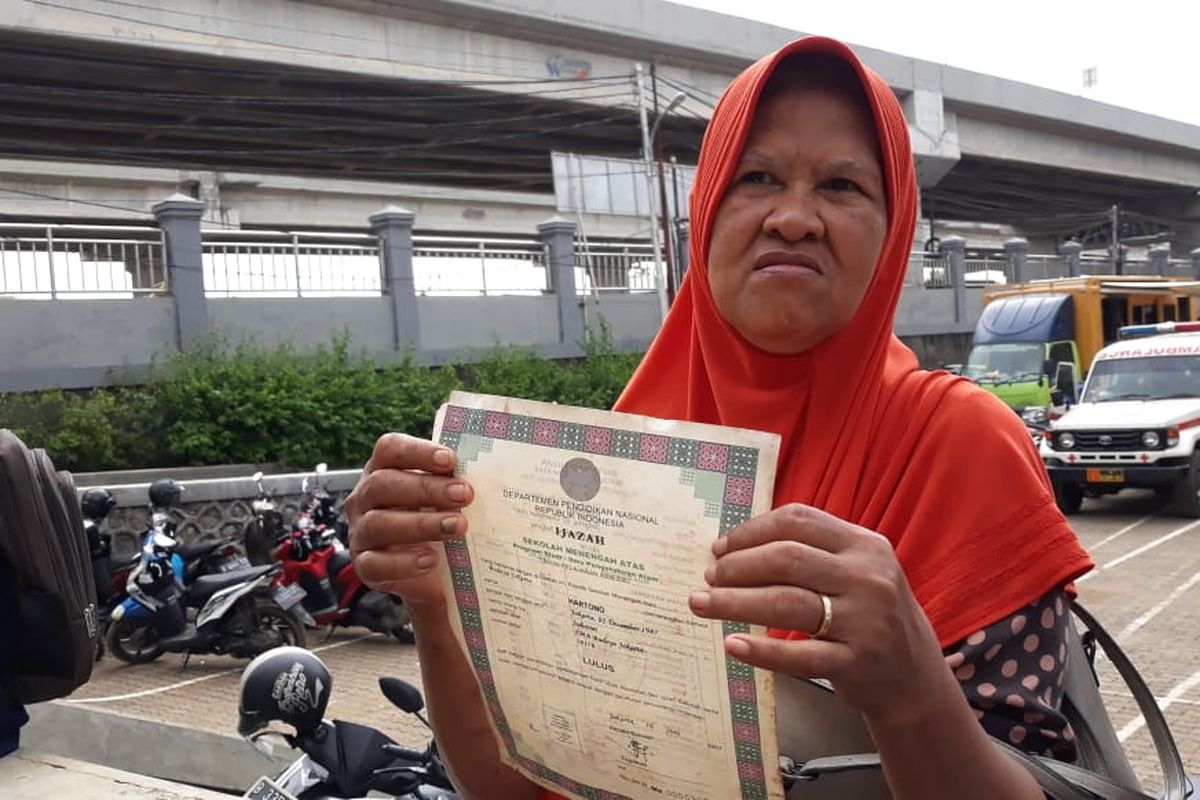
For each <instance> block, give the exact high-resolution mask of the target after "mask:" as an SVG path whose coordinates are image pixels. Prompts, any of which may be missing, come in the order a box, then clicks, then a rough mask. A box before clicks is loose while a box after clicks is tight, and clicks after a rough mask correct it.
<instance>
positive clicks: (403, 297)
mask: <svg viewBox="0 0 1200 800" xmlns="http://www.w3.org/2000/svg"><path fill="white" fill-rule="evenodd" d="M415 219H416V214H414V213H413V212H411V211H409V210H407V209H404V208H399V207H397V206H387V207H386V208H384V209H382V210H380V211H377V212H375V213H374V214H372V215H371V216H370V217H369V218H368V221H369V222H370V223H371V230H373V231H374V232H375V235H376V236H378V237H379V254H380V256H381V261H382V265H381V266H382V269H383V291H384V292H385V293H386V294H387V296H388V297H390V298H391V301H392V347H393V348H394V349H396V350H403V349H404V348H406V347H410V348H412V349H413V350H417V349H419V348H420V347H421V318H420V315H419V313H418V310H417V288H416V282H415V280H414V278H413V237H412V233H413V221H414V220H415Z"/></svg>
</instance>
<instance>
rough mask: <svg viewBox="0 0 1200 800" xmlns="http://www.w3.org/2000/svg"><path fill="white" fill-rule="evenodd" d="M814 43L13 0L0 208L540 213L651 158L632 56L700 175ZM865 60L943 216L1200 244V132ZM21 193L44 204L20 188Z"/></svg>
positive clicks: (558, 7)
mask: <svg viewBox="0 0 1200 800" xmlns="http://www.w3.org/2000/svg"><path fill="white" fill-rule="evenodd" d="M796 35H797V33H796V32H794V31H788V30H784V29H782V28H778V27H774V26H770V25H764V24H761V23H757V22H751V21H748V20H741V19H737V18H733V17H728V16H724V15H720V14H714V13H711V12H707V11H700V10H697V9H692V8H689V7H684V6H677V5H674V4H672V3H667V2H661V1H660V0H609V2H605V3H603V4H593V3H587V2H582V0H580V2H574V3H566V2H563V0H310V1H308V2H297V1H296V0H256V2H249V1H248V0H247V1H245V2H217V0H202V1H200V0H198V1H197V2H192V3H188V4H185V5H181V4H179V3H175V2H171V0H137V2H131V1H129V0H0V158H7V159H10V161H7V162H3V163H0V213H7V214H21V213H22V211H21V209H22V208H23V207H24V208H28V207H29V204H33V203H36V201H37V196H38V194H44V195H48V196H51V197H53V196H55V193H56V192H60V191H62V189H63V187H64V185H65V184H67V183H72V182H73V184H74V185H76V186H78V185H80V184H82V185H87V184H88V183H89V181H90V182H91V183H92V185H100V184H102V185H103V186H104V187H105V188H104V189H103V190H102V191H100V192H99V193H98V196H99V199H97V200H96V201H95V202H96V203H97V206H96V207H95V208H94V209H93V211H92V215H93V216H95V215H98V214H100V212H99V211H97V210H95V209H96V208H100V209H102V208H103V204H104V202H105V200H104V195H105V194H107V195H108V196H109V197H108V200H109V201H111V200H112V199H113V198H114V197H115V198H116V200H117V202H110V203H109V204H110V205H114V206H123V205H124V201H125V199H126V198H125V196H124V191H125V190H124V189H122V188H121V185H120V184H121V181H120V180H119V178H118V177H117V176H115V175H107V174H106V175H105V177H103V178H100V177H98V176H97V175H96V174H95V169H96V168H95V167H89V168H88V169H89V170H91V171H92V173H91V175H90V177H88V176H80V175H75V177H72V169H73V168H72V167H69V166H63V164H70V163H87V164H92V165H94V164H109V165H114V164H120V165H136V166H139V167H143V168H153V169H157V170H170V171H175V172H176V173H178V171H180V170H184V171H187V172H188V173H189V174H195V175H198V176H200V177H201V178H202V179H203V178H204V176H208V178H207V180H209V182H211V183H212V184H213V185H212V187H210V189H211V191H213V192H218V191H221V187H220V186H219V185H218V184H220V183H221V182H222V181H226V180H227V175H228V173H231V172H232V173H237V176H238V179H237V181H234V182H233V185H232V186H226V187H225V189H224V190H223V191H224V193H225V196H226V197H229V196H230V195H231V194H236V193H238V192H239V191H240V192H241V193H242V195H244V197H245V198H246V202H247V203H252V201H251V200H250V199H249V198H250V197H251V196H252V195H254V194H255V192H254V189H253V184H254V183H255V181H256V178H255V176H292V178H291V179H292V180H295V179H296V178H297V177H300V178H303V177H309V178H320V179H322V181H325V180H330V179H337V180H339V181H342V182H343V184H341V185H342V186H344V187H348V186H350V185H351V184H353V185H355V186H358V187H366V186H383V185H386V186H388V187H389V193H390V194H392V195H393V196H394V195H395V194H396V192H397V190H398V189H399V190H400V191H403V187H404V186H411V185H423V186H424V187H438V189H439V190H440V196H439V197H438V198H430V203H431V205H438V203H440V204H441V205H448V206H455V207H457V206H462V209H461V210H462V214H461V215H460V216H458V218H459V219H463V218H465V219H468V220H469V219H471V217H470V216H468V215H467V211H468V208H467V206H468V205H470V203H467V204H463V203H458V200H459V199H460V198H459V193H462V196H465V197H473V198H474V203H475V205H476V206H479V205H481V204H483V205H486V204H487V203H488V202H492V201H494V205H495V207H496V208H497V209H499V208H501V207H503V206H504V203H505V202H506V201H507V200H514V199H515V198H516V197H517V196H518V195H519V196H521V197H524V198H528V203H527V204H528V205H531V206H536V207H538V213H540V212H541V210H542V207H543V206H544V204H546V203H547V202H548V199H549V193H550V190H551V175H550V166H549V158H548V151H549V150H550V149H552V148H557V149H565V150H572V151H576V152H584V153H593V154H607V155H613V156H623V157H633V156H636V154H637V153H638V150H639V147H640V136H639V131H638V126H637V112H636V108H635V106H634V104H633V99H634V96H633V93H632V87H631V83H630V80H629V75H630V72H631V67H632V63H633V62H634V61H641V62H644V63H647V64H649V63H653V64H655V66H656V71H657V77H658V79H659V90H660V93H661V94H664V95H666V96H670V94H672V93H674V92H675V91H676V90H679V89H682V90H683V91H685V92H686V93H687V94H688V95H689V100H688V101H687V102H686V103H685V104H684V105H683V106H682V107H681V108H680V113H678V114H676V115H673V116H672V117H670V118H669V119H668V120H666V122H665V123H664V125H663V135H662V143H663V146H664V151H665V153H666V154H667V155H675V156H677V157H678V158H679V159H680V160H681V161H685V162H688V161H693V160H694V158H695V155H696V152H697V147H698V143H699V136H700V133H701V131H702V128H703V121H704V118H706V117H707V115H708V111H709V109H710V106H711V103H712V101H713V99H714V98H715V96H716V95H717V94H718V93H719V92H720V91H721V89H722V88H723V87H724V86H725V84H726V83H727V82H728V80H729V79H730V78H731V77H732V76H733V75H734V74H735V73H736V72H737V71H738V70H739V69H741V68H742V67H743V66H745V65H746V64H747V63H749V61H751V60H753V59H754V58H756V57H758V56H760V55H762V54H763V53H765V52H767V51H769V50H770V49H772V48H774V47H776V46H778V45H779V44H780V43H782V42H785V41H787V40H789V39H791V38H794V37H795V36H796ZM1006 44H1007V45H1013V44H1014V43H1011V42H1010V43H1006ZM859 52H860V53H861V55H862V56H863V57H864V59H865V60H866V61H867V62H868V63H869V64H871V65H872V66H873V67H874V68H875V69H876V70H878V71H879V72H880V73H881V74H882V75H883V76H884V77H885V78H886V79H887V80H888V82H889V83H890V84H891V85H892V87H893V88H894V89H895V91H896V93H897V95H898V96H899V97H900V98H901V100H902V102H903V104H904V107H905V111H906V113H907V115H908V117H909V121H910V127H911V130H912V134H913V143H914V149H915V151H916V153H917V157H918V168H919V173H920V176H921V183H922V187H923V208H924V211H925V213H926V215H929V216H933V217H935V218H938V219H966V220H976V221H983V222H998V223H1005V224H1011V225H1015V226H1016V227H1017V228H1018V229H1020V230H1021V231H1022V232H1024V233H1026V234H1027V235H1031V236H1045V237H1046V241H1047V242H1048V243H1052V242H1053V240H1054V239H1055V238H1056V237H1062V236H1065V235H1068V234H1075V235H1076V236H1077V237H1080V238H1083V239H1084V240H1085V241H1087V240H1088V238H1089V237H1095V240H1096V241H1100V240H1102V239H1103V237H1104V236H1105V235H1106V233H1105V232H1104V227H1103V226H1104V222H1105V215H1106V213H1107V210H1108V209H1109V208H1110V206H1111V205H1113V204H1114V203H1117V204H1119V205H1120V206H1121V207H1122V209H1123V211H1124V212H1125V213H1124V214H1123V215H1122V222H1123V230H1122V238H1128V237H1131V236H1138V235H1141V236H1152V235H1154V234H1156V233H1157V234H1160V235H1163V236H1170V238H1171V239H1172V241H1173V244H1174V245H1175V247H1176V248H1177V252H1183V251H1185V250H1187V249H1190V248H1191V247H1194V246H1197V245H1200V230H1198V229H1200V198H1198V197H1197V194H1196V192H1197V189H1198V188H1200V127H1197V126H1192V125H1187V124H1184V123H1180V122H1174V121H1170V120H1166V119H1162V118H1158V117H1154V116H1151V115H1146V114H1141V113H1137V112H1133V111H1129V110H1126V109H1121V108H1117V107H1114V106H1109V105H1105V104H1101V103H1096V102H1094V101H1090V100H1086V99H1083V98H1080V97H1075V96H1072V95H1067V94H1063V93H1059V92H1053V91H1049V90H1044V89H1039V88H1035V87H1032V86H1028V85H1025V84H1020V83H1016V82H1012V81H1006V80H1003V79H999V78H996V77H993V76H988V75H982V74H979V73H974V72H969V71H966V70H960V69H955V68H952V67H946V66H942V65H938V64H934V63H930V62H925V61H921V60H918V59H912V58H907V57H903V56H899V55H896V54H892V53H887V52H883V51H878V50H871V49H866V48H860V49H859ZM1187 100H1188V98H1187V97H1186V93H1181V97H1180V102H1186V101H1187ZM30 159H37V160H43V161H54V162H59V166H57V167H56V168H55V169H57V173H55V175H52V176H50V177H46V176H42V177H39V176H38V175H37V174H35V173H37V171H38V167H37V165H36V164H32V163H31V162H30ZM74 169H75V170H76V171H84V170H83V168H82V167H79V168H74ZM46 171H47V172H54V170H50V169H47V170H46ZM218 173H219V174H218ZM17 175H22V176H23V178H22V180H23V181H24V183H21V182H20V181H17V183H18V184H20V185H24V186H26V187H29V186H32V187H33V188H32V189H28V190H27V191H26V194H25V195H24V197H25V200H26V201H28V202H27V203H26V204H25V206H22V201H21V197H22V195H19V194H11V193H10V194H8V195H6V194H5V193H4V192H3V191H2V187H3V183H4V182H5V180H6V178H5V176H8V180H16V178H15V177H14V176H17ZM160 177H161V176H160ZM189 179H190V178H189ZM279 180H280V179H279V178H271V179H269V180H266V182H271V181H274V182H276V183H278V181H279ZM238 181H240V183H239V182H238ZM200 182H201V183H203V180H201V181H200ZM39 186H40V187H42V188H41V189H39V188H38V187H39ZM204 188H205V187H203V186H200V187H197V191H198V192H199V191H200V190H201V189H204ZM76 190H78V189H76ZM143 191H144V190H143ZM154 191H155V192H158V187H155V189H154ZM307 191H309V192H313V191H317V192H319V191H321V184H318V183H315V182H314V183H313V185H312V186H309V187H307ZM347 191H349V190H348V189H347ZM369 191H370V190H361V189H360V190H359V193H369ZM424 191H425V192H426V194H429V193H430V192H429V189H428V188H426V189H425V190H424ZM472 192H474V193H475V194H471V193H472ZM492 192H502V193H503V194H502V195H494V196H493V195H491V194H490V193H492ZM481 193H482V194H481ZM94 194H96V193H94ZM135 194H136V193H135ZM434 194H437V192H434ZM206 199H208V198H206ZM434 199H437V202H434ZM280 205H281V206H286V203H283V202H281V203H280ZM232 211H233V215H232V217H231V219H232V221H233V223H234V224H237V222H239V220H238V218H237V211H238V209H236V208H234V209H232ZM45 213H46V207H45V206H44V205H41V206H38V209H37V214H38V216H44V215H45ZM356 216H357V212H356ZM445 216H446V217H447V218H448V219H453V218H454V217H455V216H456V215H455V213H454V210H452V209H450V208H447V209H445ZM261 221H262V222H264V223H265V222H267V220H261ZM273 222H274V223H275V224H284V223H288V222H292V221H289V220H283V219H276V220H273ZM520 224H521V227H525V228H527V220H522V221H521V223H520ZM608 224H610V225H611V223H608ZM460 227H461V226H460ZM478 227H487V224H485V223H480V224H479V226H478Z"/></svg>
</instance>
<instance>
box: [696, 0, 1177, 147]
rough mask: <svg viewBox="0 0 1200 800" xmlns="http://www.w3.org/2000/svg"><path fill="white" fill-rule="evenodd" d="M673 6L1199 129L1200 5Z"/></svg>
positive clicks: (1146, 1)
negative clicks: (1094, 77)
mask: <svg viewBox="0 0 1200 800" xmlns="http://www.w3.org/2000/svg"><path fill="white" fill-rule="evenodd" d="M675 2H680V3H682V4H684V5H690V6H696V7H699V8H706V9H709V10H712V11H720V12H722V13H725V14H732V15H735V16H740V17H747V18H749V19H756V20H760V21H762V22H769V23H771V24H773V25H778V26H780V27H784V28H790V29H793V30H797V31H800V32H803V33H818V34H823V35H826V36H832V37H834V38H838V39H843V40H845V41H847V42H849V43H851V44H859V45H865V46H867V47H874V48H878V49H880V50H888V51H891V52H893V53H901V54H903V55H907V56H915V57H917V58H921V59H925V60H927V61H935V62H939V63H943V64H950V65H952V66H956V67H963V68H965V69H970V70H975V71H977V72H985V73H988V74H991V75H999V76H1001V77H1004V78H1011V79H1013V80H1019V81H1024V82H1026V83H1032V84H1035V85H1038V86H1045V87H1047V88H1051V89H1057V90H1059V91H1063V92H1070V93H1071V94H1078V95H1083V96H1086V97H1090V98H1092V99H1095V100H1099V101H1101V102H1105V103H1113V104H1115V105H1119V106H1125V107H1126V108H1133V109H1136V110H1138V111H1145V112H1147V113H1150V114H1157V115H1159V116H1163V117H1169V118H1171V119H1178V120H1183V121H1185V122H1190V123H1192V124H1194V125H1200V0H1140V2H1120V3H1118V2H1112V0H1092V2H1081V1H1080V0H1005V1H1004V2H999V1H998V0H982V2H981V1H980V0H909V2H895V0H892V1H891V2H887V1H886V0H833V2H830V1H829V0H826V2H820V3H817V2H804V1H803V0H800V1H799V2H798V1H797V0H675ZM1087 67H1095V68H1096V69H1097V74H1098V78H1099V82H1098V84H1097V85H1096V86H1094V87H1092V88H1090V89H1085V88H1083V71H1084V69H1085V68H1087ZM1198 135H1200V134H1198Z"/></svg>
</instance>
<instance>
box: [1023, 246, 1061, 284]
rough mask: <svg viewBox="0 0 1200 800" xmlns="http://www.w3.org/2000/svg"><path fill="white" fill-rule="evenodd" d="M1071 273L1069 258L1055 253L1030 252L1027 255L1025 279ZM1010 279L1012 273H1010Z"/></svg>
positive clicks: (1040, 278)
mask: <svg viewBox="0 0 1200 800" xmlns="http://www.w3.org/2000/svg"><path fill="white" fill-rule="evenodd" d="M1070 275H1071V269H1070V266H1069V265H1068V264H1067V259H1066V258H1065V257H1064V256H1062V255H1056V254H1053V253H1030V254H1029V255H1027V256H1026V257H1025V280H1027V281H1041V280H1049V279H1051V278H1067V277H1070ZM1009 281H1010V282H1011V281H1012V274H1011V272H1010V273H1009Z"/></svg>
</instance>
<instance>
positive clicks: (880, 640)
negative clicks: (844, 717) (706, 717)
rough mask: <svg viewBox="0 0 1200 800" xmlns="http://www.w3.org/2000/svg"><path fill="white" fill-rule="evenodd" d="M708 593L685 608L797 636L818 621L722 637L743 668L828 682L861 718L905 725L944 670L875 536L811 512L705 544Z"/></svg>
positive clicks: (771, 518) (696, 595)
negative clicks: (709, 560) (710, 561)
mask: <svg viewBox="0 0 1200 800" xmlns="http://www.w3.org/2000/svg"><path fill="white" fill-rule="evenodd" d="M713 553H714V555H715V556H716V558H717V560H716V563H715V564H714V565H713V566H711V567H709V569H708V571H707V573H706V574H705V579H706V580H707V581H708V584H709V588H708V589H706V590H700V591H696V592H693V593H692V595H691V596H690V598H689V601H688V602H689V605H690V606H691V609H692V611H693V612H694V613H695V614H697V615H698V616H701V617H706V618H710V619H723V620H738V621H742V622H747V623H750V624H757V625H766V626H768V627H771V628H783V629H786V630H796V631H804V632H813V631H816V630H817V629H818V628H819V627H820V625H821V622H822V620H823V618H824V616H825V614H824V605H823V603H822V600H821V595H822V594H824V595H826V596H828V597H829V599H830V602H831V603H832V611H833V613H832V618H831V623H830V625H829V629H828V630H827V631H826V632H825V633H824V634H823V635H822V636H821V638H820V639H815V638H808V639H802V640H784V639H773V638H767V637H762V636H751V635H748V634H735V635H733V636H729V637H726V640H725V648H726V651H727V652H728V653H729V654H730V655H732V656H733V657H735V658H737V659H738V660H740V661H743V662H745V663H747V664H751V665H753V666H756V667H762V668H764V669H769V670H773V671H776V672H783V673H787V674H789V675H794V676H796V677H801V678H807V677H821V678H827V679H828V680H829V681H830V682H831V683H832V684H833V687H834V689H836V690H837V692H838V694H839V695H841V696H842V697H843V698H844V699H846V700H847V701H848V702H850V703H851V704H853V705H854V706H856V707H857V708H858V709H859V710H860V711H862V712H863V714H864V715H865V716H866V718H867V720H868V722H874V723H885V724H904V723H905V721H906V719H909V718H911V719H914V720H915V719H919V718H920V717H921V716H922V710H923V709H921V708H920V705H921V701H922V700H923V699H926V698H928V700H929V701H932V702H934V703H936V702H937V698H938V697H939V695H940V694H941V692H942V690H943V689H944V687H945V686H946V677H947V673H948V667H947V666H946V664H945V661H944V659H943V657H942V652H941V648H940V647H939V645H938V642H937V637H936V636H935V634H934V632H933V627H932V626H931V625H930V623H929V620H928V618H927V617H926V616H925V613H924V611H922V610H921V607H920V605H919V604H918V603H917V600H916V598H915V597H914V596H913V593H912V591H911V590H910V589H909V586H908V581H907V580H906V579H905V577H904V572H903V570H902V569H901V568H900V563H899V562H898V561H897V560H896V554H895V551H894V550H893V548H892V545H891V543H890V542H889V541H888V540H887V539H886V538H885V537H884V536H882V535H880V534H878V533H875V532H873V531H869V530H867V529H865V528H861V527H859V526H857V525H852V524H850V523H849V522H846V521H844V520H841V519H838V518H837V517H834V516H832V515H830V514H827V513H825V512H823V511H820V510H818V509H815V508H811V507H809V506H803V505H799V504H790V505H786V506H782V507H780V508H777V509H775V510H774V511H771V512H769V513H767V514H762V515H759V516H757V517H754V518H753V519H751V520H749V521H747V522H745V523H743V524H741V525H739V526H737V527H736V528H734V529H733V530H732V531H730V532H729V534H728V535H727V536H725V537H723V538H721V539H719V540H717V542H715V543H714V544H713Z"/></svg>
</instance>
